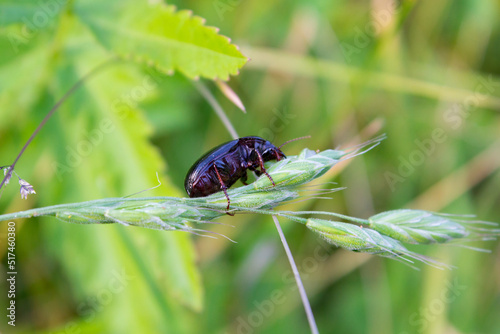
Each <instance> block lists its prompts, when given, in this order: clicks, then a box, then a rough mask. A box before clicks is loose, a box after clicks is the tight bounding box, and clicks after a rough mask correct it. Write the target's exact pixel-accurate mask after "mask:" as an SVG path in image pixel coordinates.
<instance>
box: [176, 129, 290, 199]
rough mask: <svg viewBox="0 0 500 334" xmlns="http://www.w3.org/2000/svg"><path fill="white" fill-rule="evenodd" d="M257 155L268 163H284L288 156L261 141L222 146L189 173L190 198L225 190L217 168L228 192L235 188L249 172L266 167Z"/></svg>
mask: <svg viewBox="0 0 500 334" xmlns="http://www.w3.org/2000/svg"><path fill="white" fill-rule="evenodd" d="M257 152H259V153H260V155H261V156H262V160H263V161H264V162H266V161H269V160H281V159H282V158H286V156H285V154H284V153H283V152H281V150H280V149H279V148H277V147H276V146H274V145H273V144H272V143H271V142H269V141H267V140H265V139H262V138H260V137H255V136H252V137H242V138H239V139H235V140H231V141H229V142H227V143H224V144H221V145H219V146H217V147H215V148H214V149H212V150H210V151H209V152H207V153H206V154H205V155H203V156H202V157H201V158H200V159H198V161H196V162H195V163H194V165H193V166H192V167H191V169H189V171H188V173H187V175H186V179H185V180H184V188H185V189H186V192H187V194H188V196H189V197H204V196H208V195H211V194H213V193H216V192H218V191H221V190H222V185H221V184H220V181H219V179H218V177H217V174H216V172H215V169H214V164H215V166H216V167H217V171H218V172H219V175H220V177H221V179H222V182H223V183H224V186H225V187H226V188H229V187H231V186H232V185H233V184H234V183H236V181H238V180H239V179H240V178H241V177H244V176H245V177H246V173H247V169H250V170H251V171H256V173H257V175H260V173H261V172H260V171H258V170H257V168H259V167H262V166H261V164H260V160H259V158H258V155H257Z"/></svg>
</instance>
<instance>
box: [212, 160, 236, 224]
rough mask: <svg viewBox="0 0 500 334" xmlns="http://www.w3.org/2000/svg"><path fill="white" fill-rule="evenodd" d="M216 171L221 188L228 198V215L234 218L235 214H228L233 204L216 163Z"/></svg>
mask: <svg viewBox="0 0 500 334" xmlns="http://www.w3.org/2000/svg"><path fill="white" fill-rule="evenodd" d="M214 169H215V174H217V178H218V179H219V182H220V187H221V189H222V191H223V192H224V195H226V198H227V208H226V213H227V214H228V215H230V216H234V213H229V212H227V211H229V204H231V200H230V199H229V195H228V194H227V187H226V185H225V184H224V182H223V181H222V178H221V177H220V174H219V170H217V166H216V165H215V163H214Z"/></svg>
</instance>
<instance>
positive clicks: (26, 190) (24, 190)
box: [19, 179, 36, 199]
mask: <svg viewBox="0 0 500 334" xmlns="http://www.w3.org/2000/svg"><path fill="white" fill-rule="evenodd" d="M19 185H20V186H21V189H20V190H19V191H20V192H21V198H24V199H27V198H28V195H29V194H36V192H35V190H34V189H33V186H32V185H31V184H29V183H28V182H26V181H24V180H23V179H19Z"/></svg>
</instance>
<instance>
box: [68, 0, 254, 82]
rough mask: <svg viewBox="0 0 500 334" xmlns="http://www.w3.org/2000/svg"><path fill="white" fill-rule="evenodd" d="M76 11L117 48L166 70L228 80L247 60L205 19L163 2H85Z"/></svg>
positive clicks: (97, 34) (98, 35) (106, 43)
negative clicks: (205, 23)
mask: <svg viewBox="0 0 500 334" xmlns="http://www.w3.org/2000/svg"><path fill="white" fill-rule="evenodd" d="M75 13H76V14H77V15H78V16H79V17H80V19H81V20H82V21H83V22H84V23H85V24H86V25H88V27H89V28H90V30H91V31H92V32H93V33H94V35H95V37H96V39H97V40H98V41H99V42H100V43H102V45H104V46H105V47H106V48H107V49H109V50H111V51H112V52H113V53H115V54H118V55H120V56H130V57H132V59H133V60H135V61H139V62H144V63H147V64H153V65H155V66H157V67H158V68H159V69H160V70H162V71H164V72H166V73H168V72H171V71H174V70H178V71H180V72H182V73H183V74H185V75H186V76H187V77H189V78H196V77H205V78H209V79H216V78H220V79H223V80H227V79H228V78H229V75H235V74H237V73H238V70H239V69H240V68H241V67H242V66H243V65H244V64H245V63H246V61H247V58H246V57H245V56H244V55H243V54H241V52H240V51H239V50H238V49H237V47H236V46H235V45H233V44H231V43H230V40H229V39H228V38H227V37H224V36H222V35H219V34H218V32H217V29H216V28H213V27H207V26H205V25H204V20H203V19H202V18H200V17H197V16H193V15H192V14H191V12H189V11H176V10H175V8H174V7H173V6H167V5H165V4H163V3H161V2H160V3H150V2H146V1H131V0H126V1H97V0H93V1H79V2H77V3H76V4H75ZM110 18H112V19H110Z"/></svg>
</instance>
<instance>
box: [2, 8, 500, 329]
mask: <svg viewBox="0 0 500 334" xmlns="http://www.w3.org/2000/svg"><path fill="white" fill-rule="evenodd" d="M6 2H7V3H8V2H9V1H6ZM172 3H173V4H176V5H177V6H178V8H179V9H190V10H192V11H193V12H194V14H196V15H199V16H201V17H204V18H205V19H206V20H207V25H210V26H215V27H219V28H220V33H221V34H223V35H226V36H229V37H230V38H231V39H232V41H233V42H234V43H235V44H237V45H239V46H240V49H241V51H242V52H243V53H244V54H245V55H246V56H248V57H249V58H250V59H251V60H250V61H249V62H248V63H247V65H245V66H244V67H243V68H242V70H241V71H240V74H239V75H238V76H235V77H232V78H231V80H230V81H229V85H230V86H231V87H232V88H233V90H234V91H235V92H236V93H237V94H238V95H239V96H240V98H241V99H242V101H243V103H244V104H245V106H246V110H247V113H246V114H243V113H242V112H241V111H239V110H238V109H237V108H236V107H235V106H234V105H233V104H232V103H231V102H230V101H228V100H227V99H226V98H225V97H224V96H223V95H222V93H220V91H219V90H218V89H217V87H216V86H215V85H214V84H213V83H212V82H210V81H206V80H203V82H204V83H205V84H206V86H207V87H208V88H209V89H210V90H211V91H212V92H213V94H214V95H215V96H216V97H217V99H218V101H219V102H220V103H221V105H222V106H223V108H224V109H225V110H226V111H227V114H228V117H229V118H230V120H231V122H232V123H233V124H234V126H235V128H236V130H237V131H238V134H239V135H240V136H246V135H257V136H262V137H264V138H266V139H268V140H270V141H272V142H273V143H275V144H277V145H279V144H281V143H282V142H284V141H286V140H288V139H291V138H295V137H299V136H304V135H309V134H310V135H312V138H311V139H309V140H307V141H299V142H295V143H293V144H290V145H288V146H286V147H285V148H284V151H285V152H286V153H287V154H295V153H298V152H299V151H300V150H301V149H302V148H303V147H309V148H311V149H327V148H334V147H337V146H339V145H343V147H346V146H349V145H354V144H356V143H359V142H361V141H364V140H367V139H369V138H371V137H373V136H375V135H377V134H380V133H386V134H387V136H388V138H387V140H385V141H384V142H383V143H382V144H381V145H380V146H379V147H377V148H376V149H375V150H372V151H370V152H369V153H367V154H365V155H363V156H361V157H357V158H356V159H354V160H353V161H351V162H350V163H349V164H347V165H343V166H340V167H336V168H335V169H334V170H333V171H332V172H330V173H328V174H327V175H325V176H324V177H323V178H322V179H321V181H322V182H330V181H333V182H338V185H339V186H342V187H347V188H346V189H345V190H343V191H341V192H337V193H334V194H333V195H332V196H331V197H332V199H330V200H313V199H311V200H307V201H304V202H301V203H296V204H293V205H288V206H287V208H289V209H293V210H324V211H334V212H338V213H344V214H348V215H351V216H357V217H362V218H365V217H368V216H370V215H372V214H374V213H377V212H382V211H386V210H392V209H398V208H405V207H407V208H415V209H424V210H431V211H440V212H449V213H455V214H475V215H477V216H478V217H479V218H480V219H482V220H488V221H494V222H500V209H499V206H498V204H499V203H500V190H499V189H500V173H499V167H500V154H499V153H500V137H499V135H498V134H499V133H500V117H499V111H500V24H499V22H500V20H499V18H500V4H499V3H498V2H497V1H494V0H483V1H473V0H465V1H451V0H438V1H403V2H396V3H394V2H393V1H389V0H372V1H334V2H333V1H236V0H235V1H233V0H211V1H204V2H201V1H184V2H180V1H173V2H172ZM64 15H66V16H67V17H66V18H64V17H63V18H61V17H56V18H54V19H53V20H52V21H51V22H50V23H49V24H47V26H46V27H45V28H44V29H40V30H39V31H37V32H36V33H35V34H34V36H32V37H31V38H30V39H29V40H28V41H27V42H26V43H22V45H20V46H19V48H20V50H17V51H16V52H14V51H13V46H12V43H11V41H10V40H9V38H8V36H9V33H10V32H12V31H15V29H19V27H16V26H13V27H12V26H9V27H3V28H2V30H0V36H1V38H0V47H1V50H2V51H0V147H1V149H0V165H6V164H9V163H11V162H12V161H13V159H14V158H15V156H16V155H17V153H18V152H19V150H20V149H21V147H22V145H23V144H24V142H25V141H26V140H27V139H28V137H29V136H30V134H31V133H32V131H33V130H34V129H35V127H36V126H37V125H38V123H39V122H40V121H41V120H42V118H43V117H44V116H45V115H46V113H47V112H48V111H49V110H50V108H51V107H52V106H53V105H54V104H55V102H56V101H57V100H58V99H59V98H60V97H61V96H62V95H63V94H64V93H65V92H66V91H67V90H68V89H69V88H70V87H71V85H73V84H74V83H75V82H76V81H77V80H78V79H79V78H81V77H82V76H83V75H84V74H85V73H87V72H89V71H90V70H91V69H92V68H94V67H95V66H96V65H98V64H99V63H101V62H102V61H104V60H105V59H106V58H107V55H108V53H107V51H105V50H104V49H98V48H95V47H93V48H90V47H88V45H94V44H95V42H94V41H93V38H92V36H91V35H90V34H89V33H88V31H85V28H84V27H82V26H79V25H78V23H75V22H73V21H72V19H71V13H69V14H64ZM61 27H62V28H61ZM67 31H72V32H77V33H74V34H72V35H70V34H68V33H67ZM67 35H70V36H74V37H72V38H64V37H67ZM48 50H49V51H50V52H48ZM151 80H152V81H151ZM120 103H125V104H127V105H128V106H129V107H131V108H129V109H130V110H128V111H127V112H124V113H123V114H120V113H119V112H118V113H117V112H116V110H117V108H119V106H120ZM103 120H111V121H112V124H114V125H113V128H112V129H111V130H109V129H107V128H106V127H105V125H103V123H102V122H103ZM108 130H109V131H108ZM230 139H231V137H230V135H229V134H228V132H227V130H226V129H225V128H224V126H223V125H222V123H221V122H220V120H219V119H218V118H217V117H216V116H215V114H214V112H213V111H212V109H211V107H210V106H209V105H208V104H207V102H206V101H205V100H204V99H203V97H202V96H201V95H200V93H199V92H198V91H197V90H196V88H195V86H194V85H192V84H191V82H190V81H189V80H188V79H186V78H185V77H183V76H182V75H180V74H174V75H172V76H166V75H163V74H160V73H157V72H155V71H154V70H152V69H150V68H148V67H147V66H141V65H136V64H133V63H130V62H117V63H115V64H113V65H110V66H108V67H107V68H105V69H104V70H102V71H101V72H100V73H98V74H97V75H95V77H92V78H90V79H89V80H88V81H87V82H85V84H84V86H83V87H81V88H80V89H79V90H78V91H77V92H76V93H75V94H74V95H73V96H72V97H70V99H69V100H68V101H66V102H65V103H64V105H63V106H62V107H61V109H60V110H59V111H58V112H57V114H56V115H55V116H54V117H53V118H52V119H51V120H50V121H49V122H48V124H47V126H46V127H45V128H44V129H43V130H42V131H41V132H40V134H39V135H38V137H37V138H36V139H35V141H34V142H33V144H32V145H31V146H30V147H29V148H28V150H27V151H26V154H25V155H24V156H23V157H22V158H21V160H20V162H19V164H18V165H17V169H16V170H17V172H18V173H19V174H20V175H21V177H22V178H24V179H26V180H28V181H29V182H30V183H31V184H33V185H34V187H35V190H36V191H37V195H34V196H30V197H29V199H28V200H27V201H25V200H21V199H20V196H19V194H18V187H17V185H16V184H15V182H12V183H11V184H10V185H9V186H7V187H6V188H5V189H4V190H3V193H2V197H1V200H0V212H1V213H4V212H14V211H20V210H24V209H28V208H34V207H40V206H46V205H55V204H59V203H69V202H77V201H84V200H91V199H98V198H104V197H114V196H126V195H129V194H132V193H135V192H137V191H141V190H144V189H147V188H150V187H152V186H155V185H156V176H155V172H157V171H158V172H159V173H160V175H161V180H162V182H163V185H162V186H161V187H159V188H157V189H155V190H152V191H149V192H148V193H146V194H145V195H146V196H149V195H151V196H153V195H175V196H184V190H183V181H184V177H185V174H186V172H187V170H188V169H189V167H190V166H191V165H192V163H193V162H194V161H195V160H196V159H198V157H199V156H201V155H202V154H203V153H204V152H205V151H207V150H209V149H210V148H212V147H214V146H215V145H218V144H219V143H221V142H224V141H228V140H230ZM89 142H90V143H92V144H91V145H87V146H85V144H82V143H89ZM78 150H79V152H80V154H74V152H76V151H78ZM82 152H83V153H82ZM64 167H66V169H65V168H64ZM326 186H327V185H324V186H323V187H326ZM317 187H320V186H319V185H318V186H317ZM220 222H222V223H225V224H228V225H215V226H203V227H202V228H207V229H210V230H212V231H215V232H218V233H222V234H224V235H226V236H228V237H230V238H232V239H233V240H235V241H237V243H236V244H233V243H231V242H229V241H227V240H226V239H224V238H218V239H211V238H202V237H193V236H191V235H187V234H186V233H182V232H167V231H165V232H159V231H150V230H145V229H140V228H134V227H130V228H125V227H123V226H114V225H106V226H98V225H88V226H87V225H72V224H67V223H62V222H59V221H57V220H55V219H52V218H45V219H37V218H33V219H29V220H24V221H18V222H17V224H16V228H17V243H16V254H17V271H18V275H17V282H16V284H17V285H16V289H17V295H16V305H17V322H16V327H15V328H12V327H10V326H8V325H7V320H6V317H5V316H2V320H1V321H0V331H1V332H2V333H11V332H13V333H14V332H19V333H24V332H28V333H31V332H32V333H167V332H168V333H183V332H184V333H307V332H308V331H309V328H308V325H307V321H306V319H305V315H304V310H303V307H302V305H301V303H300V300H299V296H298V292H297V290H296V287H295V285H294V283H293V280H291V276H290V275H291V271H290V268H289V264H288V262H287V260H286V257H285V253H284V251H283V248H282V246H281V244H280V242H279V238H278V235H277V232H276V230H275V228H274V224H273V223H272V220H271V219H269V217H261V216H257V215H239V216H236V217H226V218H224V219H221V220H220ZM231 225H232V226H231ZM282 226H283V228H284V231H285V234H286V236H287V238H288V242H289V244H290V247H291V249H292V252H293V254H294V256H295V259H296V262H297V264H298V266H299V270H300V271H301V273H302V278H303V280H304V284H305V287H306V290H307V291H308V294H309V297H310V301H311V304H312V308H313V312H314V314H315V316H316V320H317V323H318V327H319V330H320V332H321V333H373V334H376V333H400V334H403V333H500V318H499V317H498V315H499V314H500V248H499V243H498V242H497V241H490V242H477V243H474V244H470V246H476V247H483V248H486V249H489V250H491V253H481V252H475V251H473V250H469V249H464V248H461V247H453V246H427V247H413V248H412V250H417V251H419V252H422V253H423V254H426V255H429V256H433V257H436V258H438V259H439V260H441V261H444V262H446V263H449V264H451V265H454V266H456V267H457V268H456V269H454V270H451V271H441V270H438V269H434V268H432V267H427V266H425V265H423V264H418V265H417V266H418V267H419V268H420V269H421V270H420V271H416V270H413V269H411V268H409V267H408V266H405V265H404V264H401V263H398V262H396V261H393V260H390V259H381V258H378V257H375V256H366V255H364V254H356V253H350V252H347V251H343V250H337V249H335V248H333V247H330V246H328V245H325V244H324V242H323V241H321V240H319V239H318V238H317V237H316V236H315V235H313V234H312V233H310V232H309V231H308V230H307V229H306V228H305V227H304V226H301V225H298V224H294V223H291V222H288V221H284V220H283V221H282ZM6 233H7V224H6V223H2V224H1V225H0V245H2V246H1V247H0V256H1V257H2V262H1V263H2V266H3V268H2V273H5V272H6V263H7V258H6V251H7V249H6V248H7V246H6ZM4 276H5V274H4ZM0 288H1V291H0V295H1V298H0V300H1V307H2V309H3V310H5V307H7V302H8V300H7V298H6V292H7V285H6V279H5V277H2V280H1V283H0ZM2 314H3V313H2Z"/></svg>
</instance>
